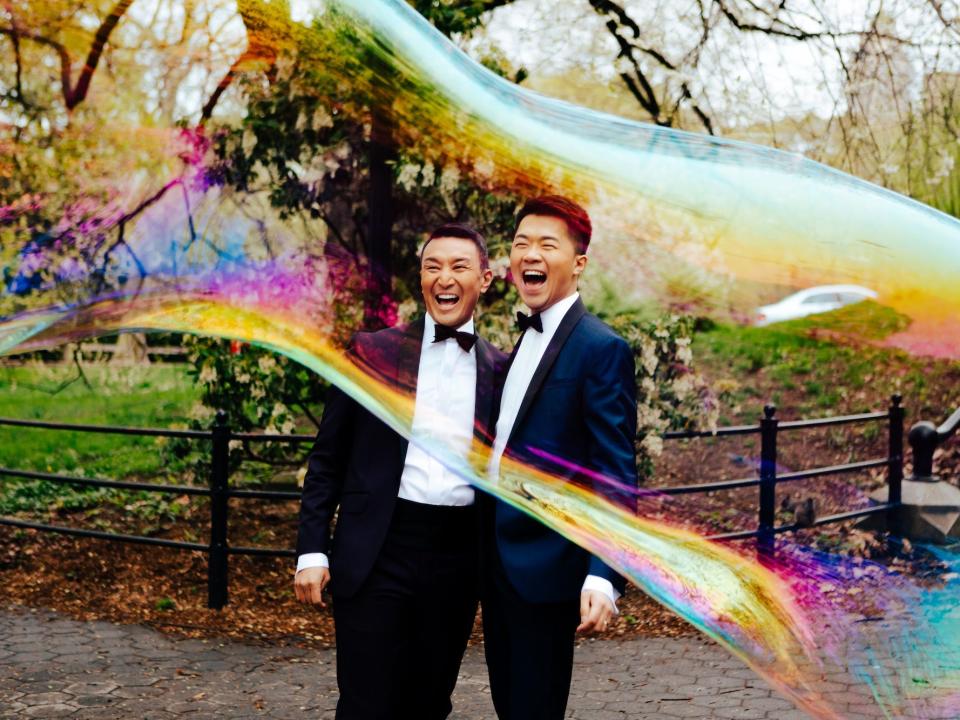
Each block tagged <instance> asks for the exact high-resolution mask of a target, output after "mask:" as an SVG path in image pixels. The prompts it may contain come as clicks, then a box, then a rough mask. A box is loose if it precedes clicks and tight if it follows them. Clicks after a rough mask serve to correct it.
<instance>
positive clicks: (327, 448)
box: [295, 223, 506, 720]
mask: <svg viewBox="0 0 960 720" xmlns="http://www.w3.org/2000/svg"><path fill="white" fill-rule="evenodd" d="M491 279H492V273H491V271H490V268H489V264H488V262H487V247H486V243H485V241H484V239H483V236H481V235H480V234H479V233H477V232H476V231H475V230H473V229H472V228H470V227H468V226H465V225H461V224H455V223H454V224H448V225H444V226H441V227H439V228H437V229H436V230H434V232H433V233H431V235H430V237H429V238H428V240H427V242H426V244H425V245H424V247H423V249H422V250H421V253H420V286H421V290H422V292H423V297H424V302H425V304H426V309H427V314H426V316H425V317H424V318H422V319H420V320H418V321H417V322H414V323H412V324H410V325H408V326H405V327H398V328H389V329H386V330H381V331H379V332H375V333H358V334H357V335H356V337H355V338H354V340H353V342H352V344H351V348H350V353H351V357H352V359H353V360H354V362H355V363H356V364H358V365H359V366H360V367H362V368H363V369H364V370H365V371H366V372H367V375H368V377H369V378H371V379H372V380H374V381H375V382H377V383H382V384H385V385H386V386H387V387H390V388H391V389H393V390H398V391H400V392H404V393H407V394H409V395H411V396H413V397H415V409H414V416H413V422H412V428H411V432H412V439H413V442H411V443H408V442H407V441H406V440H405V439H404V438H402V437H401V436H400V435H398V434H397V433H396V432H394V431H393V430H391V429H390V428H389V427H387V425H386V424H384V423H383V422H381V421H380V420H378V419H377V418H375V417H374V416H373V415H372V414H371V413H369V412H368V411H366V410H365V409H363V408H362V407H361V406H360V405H359V404H358V403H356V402H355V401H354V400H352V399H351V398H349V397H348V396H347V395H345V394H344V393H343V392H342V391H340V390H339V389H338V388H336V387H331V388H330V393H329V395H328V397H327V403H326V407H325V408H324V413H323V419H322V420H321V423H320V428H319V432H318V433H317V440H316V443H315V444H314V446H313V449H312V450H311V452H310V456H309V460H308V470H307V474H306V478H305V481H304V487H303V497H302V500H301V506H300V527H299V536H298V540H297V554H298V562H297V573H296V579H295V590H296V595H297V599H298V600H300V601H301V602H307V603H318V604H321V605H322V604H323V598H322V592H323V591H324V589H325V587H326V586H327V583H328V582H329V583H330V589H331V592H332V596H333V615H334V622H335V625H336V641H337V684H338V686H339V688H340V699H339V702H338V703H337V713H336V717H337V718H338V720H374V719H376V720H442V719H443V718H446V717H447V716H448V715H449V713H450V710H451V703H450V695H451V693H452V691H453V688H454V686H455V684H456V680H457V674H458V671H459V668H460V662H461V660H462V658H463V653H464V650H465V648H466V644H467V639H468V638H469V636H470V630H471V628H472V627H473V620H474V616H475V615H476V609H477V601H478V577H479V574H478V568H477V563H478V555H479V549H478V535H479V520H478V518H477V512H476V505H475V502H474V490H473V488H472V487H471V485H470V484H469V483H468V482H467V481H466V480H464V479H463V478H462V477H459V476H458V475H456V474H455V473H453V472H451V471H450V470H449V469H448V468H446V467H445V466H444V465H443V464H442V463H441V462H440V461H439V460H437V459H436V458H435V457H433V456H432V455H431V454H430V450H431V448H441V449H442V450H443V451H444V452H453V453H458V454H460V455H465V454H466V453H467V451H468V450H469V448H470V445H471V443H472V442H473V441H474V439H475V438H476V439H479V440H481V441H483V442H486V443H487V444H489V437H490V433H488V428H489V426H490V424H491V421H492V413H493V407H494V402H493V397H492V395H493V391H494V387H495V386H496V384H497V378H498V373H500V372H501V371H502V368H503V366H504V361H505V359H506V356H505V355H503V353H501V352H499V351H498V350H497V349H496V348H494V347H493V346H492V345H490V344H489V343H488V342H486V341H485V340H483V339H480V338H477V337H476V335H474V334H473V311H474V308H475V306H476V304H477V300H478V299H479V297H480V295H481V294H482V293H484V292H486V290H487V288H488V287H489V285H490V282H491ZM372 389H373V390H374V391H375V390H376V388H375V387H373V388H372ZM338 508H339V515H338V519H337V523H336V530H335V532H334V533H333V537H332V538H331V534H330V525H331V521H332V519H333V514H334V511H335V510H337V509H338Z"/></svg>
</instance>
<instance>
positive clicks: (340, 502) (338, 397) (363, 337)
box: [297, 319, 507, 598]
mask: <svg viewBox="0 0 960 720" xmlns="http://www.w3.org/2000/svg"><path fill="white" fill-rule="evenodd" d="M423 332H424V321H423V319H420V320H418V321H417V322H414V323H411V324H410V325H407V326H402V327H397V328H388V329H386V330H380V331H378V332H374V333H358V334H357V335H356V336H355V337H354V339H353V341H352V342H351V346H350V353H351V359H352V360H353V361H354V363H355V364H357V365H358V366H360V367H361V368H363V369H364V370H365V371H366V372H367V374H368V375H370V376H372V377H374V378H376V379H377V380H378V381H380V382H383V383H385V384H387V385H389V386H390V387H392V388H394V389H396V390H400V391H401V392H403V393H405V394H408V395H409V396H410V397H414V396H415V393H416V390H417V374H418V371H419V367H420V351H421V347H422V342H423ZM475 350H476V357H477V389H476V405H475V424H474V434H475V435H476V436H477V437H478V438H479V439H481V440H482V441H484V442H486V443H487V444H490V437H491V434H492V433H491V432H490V428H491V421H492V420H493V419H494V417H493V413H494V393H495V388H496V385H497V382H498V377H499V376H500V375H502V372H503V370H504V368H505V365H506V359H507V356H506V355H505V354H504V353H502V352H500V351H499V350H497V349H496V348H495V347H494V346H493V345H491V344H490V343H488V342H487V341H485V340H483V339H482V338H481V339H478V340H477V344H476V345H475ZM411 420H412V418H411ZM406 455H407V440H406V439H405V438H403V437H402V436H400V435H398V434H397V433H396V432H394V431H393V430H391V429H390V428H389V427H388V426H387V425H386V424H385V423H383V422H382V421H381V420H379V419H377V418H376V417H375V416H374V415H373V414H371V413H370V412H369V411H367V410H365V409H364V408H363V407H362V406H361V405H360V404H359V403H357V402H356V401H354V400H353V399H352V398H350V397H349V396H348V395H346V394H345V393H344V392H343V391H342V390H340V389H339V388H337V387H336V386H331V387H330V391H329V393H328V395H327V402H326V406H325V407H324V411H323V418H322V419H321V421H320V428H319V431H318V432H317V439H316V441H315V442H314V445H313V448H312V449H311V451H310V455H309V458H308V461H307V474H306V477H305V478H304V484H303V494H302V497H301V501H300V522H299V532H298V536H297V555H298V556H299V555H303V554H304V553H315V552H322V553H326V554H327V556H328V557H329V558H330V578H331V584H330V588H331V592H333V593H334V594H335V595H337V596H338V597H344V598H347V597H350V596H351V595H353V594H354V593H356V591H357V590H358V589H359V588H360V586H361V585H362V584H363V581H364V580H365V579H366V578H367V575H368V574H369V573H370V570H371V568H372V567H373V564H374V561H375V560H376V558H377V555H378V554H379V553H380V549H381V547H382V546H383V541H384V538H385V537H386V534H387V529H388V527H389V525H390V520H391V518H392V516H393V510H394V506H395V504H396V501H397V493H398V492H399V489H400V476H401V474H402V473H403V466H404V461H405V459H406ZM338 507H339V509H340V512H339V515H338V517H337V523H336V530H335V532H333V534H332V536H331V531H330V526H331V523H332V520H333V515H334V511H335V510H336V509H337V508H338Z"/></svg>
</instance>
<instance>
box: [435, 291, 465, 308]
mask: <svg viewBox="0 0 960 720" xmlns="http://www.w3.org/2000/svg"><path fill="white" fill-rule="evenodd" d="M434 297H435V298H436V299H437V305H439V306H441V307H452V306H453V305H456V304H457V303H458V302H460V296H459V295H454V294H453V293H440V294H439V295H434Z"/></svg>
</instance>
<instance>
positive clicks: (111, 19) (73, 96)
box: [0, 0, 133, 110]
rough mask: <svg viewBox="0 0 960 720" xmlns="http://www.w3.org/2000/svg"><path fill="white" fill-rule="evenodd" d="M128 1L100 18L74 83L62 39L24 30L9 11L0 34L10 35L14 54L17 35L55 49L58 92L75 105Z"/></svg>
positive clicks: (122, 0)
mask: <svg viewBox="0 0 960 720" xmlns="http://www.w3.org/2000/svg"><path fill="white" fill-rule="evenodd" d="M132 4H133V0H119V2H117V4H116V5H114V6H113V9H112V10H111V11H110V13H109V14H108V15H107V17H106V18H104V20H103V22H102V23H100V27H99V28H97V32H96V34H95V35H94V36H93V43H92V44H91V46H90V52H89V53H88V54H87V60H86V62H85V63H84V65H83V69H82V70H81V71H80V76H79V77H78V78H77V83H76V85H74V84H73V81H72V77H73V60H72V58H71V57H70V53H69V51H68V50H67V48H66V46H64V45H63V44H62V43H59V42H57V41H56V40H53V39H52V38H48V37H46V36H44V35H42V34H40V33H38V32H35V31H33V30H26V29H23V28H19V27H17V24H16V21H15V19H14V18H13V17H12V13H11V20H12V23H11V27H0V35H6V36H7V37H9V38H11V40H12V41H13V43H14V52H15V53H16V54H17V57H18V58H19V41H20V38H27V39H29V40H32V41H34V42H36V43H39V44H41V45H46V46H47V47H49V48H52V49H53V50H54V51H55V52H56V53H57V55H58V57H59V58H60V85H61V92H62V93H63V100H64V103H65V104H66V106H67V110H73V109H74V108H75V107H76V106H77V105H79V104H80V103H82V102H83V101H84V99H86V97H87V92H88V91H89V90H90V82H91V81H92V79H93V73H94V72H95V71H96V69H97V65H98V64H99V62H100V57H101V56H102V55H103V50H104V48H105V47H106V45H107V41H108V40H109V39H110V34H111V33H112V32H113V31H114V29H115V28H116V27H117V24H118V23H119V22H120V19H121V18H122V17H123V15H124V13H126V11H127V10H128V9H129V8H130V6H131V5H132ZM18 68H19V62H18ZM18 82H19V73H18Z"/></svg>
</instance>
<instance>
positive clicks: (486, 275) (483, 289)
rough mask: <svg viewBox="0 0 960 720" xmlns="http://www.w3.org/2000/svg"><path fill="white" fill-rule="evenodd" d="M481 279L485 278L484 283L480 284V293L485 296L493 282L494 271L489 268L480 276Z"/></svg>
mask: <svg viewBox="0 0 960 720" xmlns="http://www.w3.org/2000/svg"><path fill="white" fill-rule="evenodd" d="M480 277H482V278H483V282H482V283H481V284H480V293H481V294H483V293H485V292H486V291H487V290H489V289H490V284H491V283H492V282H493V270H491V269H490V268H487V269H486V270H484V271H483V272H482V273H481V274H480Z"/></svg>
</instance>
